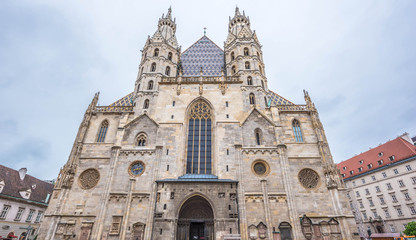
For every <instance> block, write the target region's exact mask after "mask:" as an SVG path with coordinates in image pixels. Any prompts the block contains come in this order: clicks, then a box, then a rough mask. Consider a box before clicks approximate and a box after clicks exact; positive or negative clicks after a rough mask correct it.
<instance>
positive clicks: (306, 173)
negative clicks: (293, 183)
mask: <svg viewBox="0 0 416 240" xmlns="http://www.w3.org/2000/svg"><path fill="white" fill-rule="evenodd" d="M298 178H299V182H300V183H301V184H302V186H303V187H304V188H307V189H312V188H316V187H317V186H318V183H319V179H320V178H319V175H318V173H317V172H315V171H314V170H312V169H310V168H304V169H302V170H300V172H299V174H298Z"/></svg>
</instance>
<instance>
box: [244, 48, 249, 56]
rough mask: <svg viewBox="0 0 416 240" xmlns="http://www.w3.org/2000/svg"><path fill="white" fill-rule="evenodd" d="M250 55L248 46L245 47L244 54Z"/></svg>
mask: <svg viewBox="0 0 416 240" xmlns="http://www.w3.org/2000/svg"><path fill="white" fill-rule="evenodd" d="M248 55H249V53H248V48H244V56H248Z"/></svg>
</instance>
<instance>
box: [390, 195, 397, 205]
mask: <svg viewBox="0 0 416 240" xmlns="http://www.w3.org/2000/svg"><path fill="white" fill-rule="evenodd" d="M391 200H392V201H393V202H394V203H395V202H397V198H396V194H391Z"/></svg>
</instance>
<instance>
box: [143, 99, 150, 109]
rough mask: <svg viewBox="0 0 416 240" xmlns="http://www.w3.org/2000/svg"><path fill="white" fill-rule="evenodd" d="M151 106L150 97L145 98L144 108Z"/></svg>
mask: <svg viewBox="0 0 416 240" xmlns="http://www.w3.org/2000/svg"><path fill="white" fill-rule="evenodd" d="M148 108H149V99H146V100H144V104H143V109H148Z"/></svg>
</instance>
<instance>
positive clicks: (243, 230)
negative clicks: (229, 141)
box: [235, 144, 248, 239]
mask: <svg viewBox="0 0 416 240" xmlns="http://www.w3.org/2000/svg"><path fill="white" fill-rule="evenodd" d="M241 154H242V146H241V145H240V144H236V145H235V158H236V162H238V175H237V176H238V210H239V213H238V218H239V219H240V234H241V238H242V239H248V232H247V227H248V226H247V217H246V200H245V196H244V186H243V181H242V180H243V159H242V156H241Z"/></svg>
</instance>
